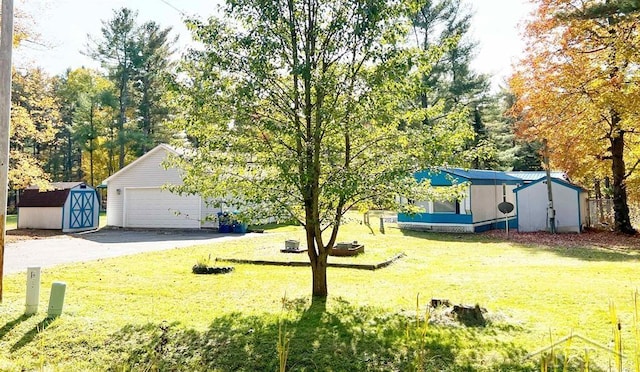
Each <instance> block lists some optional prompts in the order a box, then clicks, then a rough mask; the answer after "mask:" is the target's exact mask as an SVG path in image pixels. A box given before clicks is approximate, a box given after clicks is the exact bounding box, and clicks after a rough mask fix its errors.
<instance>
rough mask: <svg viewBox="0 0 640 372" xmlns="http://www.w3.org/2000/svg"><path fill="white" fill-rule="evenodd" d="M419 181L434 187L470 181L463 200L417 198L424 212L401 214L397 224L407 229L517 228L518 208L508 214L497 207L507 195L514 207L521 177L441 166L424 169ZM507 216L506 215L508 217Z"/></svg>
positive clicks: (490, 171) (485, 229) (419, 174)
mask: <svg viewBox="0 0 640 372" xmlns="http://www.w3.org/2000/svg"><path fill="white" fill-rule="evenodd" d="M415 178H416V179H417V180H418V181H422V180H424V179H428V180H429V181H430V182H431V186H432V187H451V186H452V185H456V184H462V183H467V184H468V186H467V187H466V191H465V196H464V197H463V198H462V199H461V200H454V201H447V200H428V201H417V202H415V204H416V205H418V206H420V207H422V208H424V210H425V212H424V213H418V214H415V215H409V214H404V213H399V214H398V227H400V228H401V229H407V230H432V231H446V232H480V231H487V230H491V229H496V228H499V229H504V228H505V223H506V222H505V221H509V227H510V228H515V227H516V211H517V209H516V208H514V210H513V211H512V212H511V213H508V214H507V215H506V216H505V215H504V214H502V213H501V212H500V211H499V210H498V204H499V203H501V202H502V201H503V198H506V201H507V202H510V203H511V204H513V205H514V207H515V197H514V194H513V190H514V189H515V188H516V187H518V186H519V185H521V184H522V180H520V179H518V178H516V177H512V176H509V175H507V174H506V173H504V172H498V171H492V170H477V169H469V170H464V169H459V168H442V169H440V170H438V171H431V170H425V171H421V172H418V173H416V174H415ZM505 217H506V218H505Z"/></svg>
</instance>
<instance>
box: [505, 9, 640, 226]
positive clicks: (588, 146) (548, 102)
mask: <svg viewBox="0 0 640 372" xmlns="http://www.w3.org/2000/svg"><path fill="white" fill-rule="evenodd" d="M534 3H536V4H537V8H536V10H535V11H534V13H533V17H532V18H531V20H530V22H529V23H528V25H527V26H526V31H525V35H526V37H527V40H528V41H529V46H528V47H527V49H526V55H525V57H524V58H523V59H522V61H521V62H520V65H519V66H518V68H517V71H516V73H515V74H514V75H513V77H512V78H511V80H510V85H511V89H512V90H513V92H514V94H515V95H516V97H517V102H516V105H515V110H514V113H516V114H517V115H518V117H519V118H520V134H522V135H524V136H529V137H532V138H537V139H543V138H546V139H547V140H548V141H549V145H550V148H551V162H552V165H553V166H555V167H559V168H562V169H565V170H566V171H567V172H568V173H569V174H570V175H571V176H572V177H574V178H593V177H596V178H597V177H605V176H607V177H610V178H611V180H612V195H613V202H614V216H615V229H616V230H617V231H620V232H624V233H635V230H634V229H633V227H632V225H631V222H630V219H629V206H628V192H629V189H630V188H629V187H628V185H629V183H633V182H635V181H634V179H635V178H636V177H635V174H634V171H635V170H636V168H637V166H638V165H639V164H640V147H639V146H638V145H639V142H638V138H637V136H638V130H637V129H636V126H637V124H636V123H637V122H638V119H639V113H640V111H639V110H638V103H639V102H640V96H639V93H640V89H639V88H638V87H639V85H638V83H639V78H640V74H639V73H638V68H637V66H638V62H639V61H640V52H639V51H638V49H637V45H638V44H639V42H640V35H639V34H638V26H639V21H640V19H639V18H638V14H637V13H636V12H633V11H629V10H628V9H626V8H623V7H621V6H620V7H616V6H615V5H616V3H624V2H616V1H594V0H592V1H575V0H535V1H534Z"/></svg>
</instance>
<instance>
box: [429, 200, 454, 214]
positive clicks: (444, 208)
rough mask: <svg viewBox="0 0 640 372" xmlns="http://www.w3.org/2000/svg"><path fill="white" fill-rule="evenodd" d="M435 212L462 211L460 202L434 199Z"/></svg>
mask: <svg viewBox="0 0 640 372" xmlns="http://www.w3.org/2000/svg"><path fill="white" fill-rule="evenodd" d="M433 213H455V214H459V213H460V202H458V201H457V200H454V201H434V202H433Z"/></svg>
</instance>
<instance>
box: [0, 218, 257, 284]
mask: <svg viewBox="0 0 640 372" xmlns="http://www.w3.org/2000/svg"><path fill="white" fill-rule="evenodd" d="M252 235H254V234H243V235H237V234H235V235H234V234H219V233H216V232H213V231H207V230H196V231H183V230H175V231H172V230H157V231H156V230H116V229H102V230H99V231H96V232H90V233H84V234H72V235H58V236H53V237H50V238H45V239H36V240H25V241H19V242H16V243H11V244H7V245H6V247H5V252H4V273H5V274H11V273H18V272H26V271H27V267H30V266H39V267H41V268H45V267H52V266H56V265H60V264H66V263H73V262H85V261H91V260H97V259H101V258H109V257H118V256H126V255H132V254H136V253H142V252H151V251H161V250H166V249H173V248H182V247H190V246H194V245H199V244H206V243H211V242H220V241H225V240H233V239H242V238H246V237H250V236H252Z"/></svg>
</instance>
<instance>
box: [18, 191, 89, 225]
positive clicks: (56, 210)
mask: <svg viewBox="0 0 640 372" xmlns="http://www.w3.org/2000/svg"><path fill="white" fill-rule="evenodd" d="M17 207H18V228H19V229H48V230H62V231H63V232H79V231H87V230H94V229H97V228H98V226H99V216H100V202H99V200H98V194H97V193H96V191H95V190H94V189H93V188H91V187H89V186H87V185H86V184H85V183H83V182H54V183H52V184H51V189H50V190H46V191H41V190H40V189H39V188H38V187H37V186H31V187H29V188H27V189H26V190H24V192H23V193H22V194H21V195H20V201H19V202H18V205H17Z"/></svg>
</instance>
